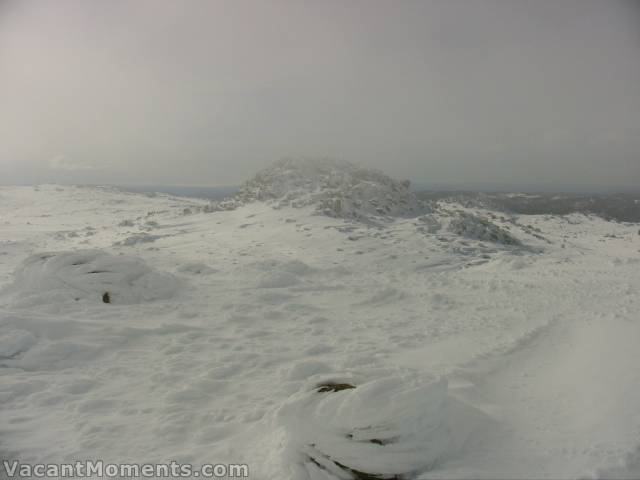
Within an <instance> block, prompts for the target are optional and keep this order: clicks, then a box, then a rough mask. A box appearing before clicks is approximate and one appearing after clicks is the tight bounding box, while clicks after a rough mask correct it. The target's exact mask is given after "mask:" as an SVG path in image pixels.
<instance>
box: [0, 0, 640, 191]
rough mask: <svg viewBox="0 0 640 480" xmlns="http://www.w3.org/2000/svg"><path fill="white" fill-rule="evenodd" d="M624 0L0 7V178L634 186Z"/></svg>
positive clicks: (637, 108) (639, 102)
mask: <svg viewBox="0 0 640 480" xmlns="http://www.w3.org/2000/svg"><path fill="white" fill-rule="evenodd" d="M639 49H640V6H639V4H638V3H637V2H631V1H616V0H612V1H606V2H603V1H591V0H562V1H558V2H533V1H515V0H514V1H509V2H506V1H491V0H482V1H480V0H478V1H428V2H413V1H403V2H385V1H350V2H341V1H323V2H293V1H291V2H290V1H269V2H257V1H255V2H252V1H246V2H235V1H196V0H192V1H189V2H173V1H164V0H163V1H157V0H154V1H143V0H138V1H127V2H124V1H112V2H84V1H80V0H78V1H75V0H62V1H55V2H40V1H29V0H27V1H11V0H9V1H6V0H5V1H4V2H1V3H0V105H2V108H1V109H0V182H1V183H3V184H12V183H49V182H59V183H115V184H173V185H175V184H181V185H224V184H237V183H239V182H241V181H242V180H244V179H245V178H247V177H249V176H251V175H252V174H253V173H254V172H255V170H257V169H259V168H262V167H264V166H265V165H267V164H269V163H270V162H272V161H273V160H277V159H279V158H282V157H290V156H293V157H296V156H327V157H335V158H340V159H345V160H348V161H352V162H356V163H360V164H362V165H365V166H369V167H375V168H379V169H382V170H384V171H386V172H388V173H390V174H392V175H394V176H396V177H402V178H410V179H412V181H414V182H418V183H420V182H423V183H446V184H449V185H451V184H452V185H456V184H465V185H466V184H483V183H490V184H506V185H520V186H524V185H541V186H547V187H548V188H552V187H554V186H558V187H561V186H568V185H571V186H576V185H577V186H582V187H584V188H588V187H594V188H595V187H599V188H602V187H603V186H621V187H622V186H630V185H638V184H640V158H639V152H640V81H639V80H640V56H639V55H638V52H639V51H640V50H639Z"/></svg>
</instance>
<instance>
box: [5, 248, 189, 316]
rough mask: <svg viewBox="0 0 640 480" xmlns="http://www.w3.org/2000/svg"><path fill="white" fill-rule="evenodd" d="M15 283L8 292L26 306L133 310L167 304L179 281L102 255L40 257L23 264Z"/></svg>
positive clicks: (134, 262)
mask: <svg viewBox="0 0 640 480" xmlns="http://www.w3.org/2000/svg"><path fill="white" fill-rule="evenodd" d="M14 277H15V281H14V283H13V284H12V285H10V286H9V290H10V291H12V292H15V293H17V294H18V295H17V296H18V297H19V298H20V301H21V303H22V304H23V305H24V304H25V303H26V304H32V303H33V304H44V303H51V302H65V301H70V300H74V301H80V300H89V301H93V302H100V301H102V302H103V303H114V304H131V303H140V302H148V301H152V300H157V299H168V298H171V297H172V296H173V295H174V294H175V293H176V292H177V290H178V289H179V282H178V281H177V280H176V279H175V277H173V276H172V275H170V274H166V273H160V272H157V271H154V270H152V269H151V268H149V267H148V266H147V265H146V264H145V262H144V261H143V260H141V259H138V258H135V257H130V256H124V255H121V256H114V255H110V254H108V253H106V252H104V251H101V250H74V251H71V252H54V253H38V254H36V255H32V256H30V257H28V258H27V259H26V260H24V261H23V262H22V264H21V265H20V266H19V268H18V269H17V270H16V272H15V274H14ZM105 295H107V298H105ZM106 300H108V301H106Z"/></svg>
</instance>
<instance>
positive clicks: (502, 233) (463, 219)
mask: <svg viewBox="0 0 640 480" xmlns="http://www.w3.org/2000/svg"><path fill="white" fill-rule="evenodd" d="M449 229H450V230H451V231H452V232H454V233H456V234H458V235H462V236H463V237H467V238H473V239H476V240H482V241H486V242H493V243H500V244H503V245H522V242H520V240H518V239H517V238H516V237H514V236H513V235H511V234H510V233H509V232H507V231H506V230H505V229H504V228H501V227H499V226H498V225H496V224H494V223H492V222H490V221H489V220H487V219H486V218H482V217H479V216H477V215H473V214H471V213H465V212H459V213H458V215H457V216H456V217H455V218H454V219H452V220H451V222H450V223H449Z"/></svg>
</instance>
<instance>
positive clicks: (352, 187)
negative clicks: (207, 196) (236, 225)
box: [218, 159, 421, 219]
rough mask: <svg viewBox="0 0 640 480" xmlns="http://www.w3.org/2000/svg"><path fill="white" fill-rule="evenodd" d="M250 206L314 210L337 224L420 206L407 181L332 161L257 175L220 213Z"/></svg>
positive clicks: (288, 163)
mask: <svg viewBox="0 0 640 480" xmlns="http://www.w3.org/2000/svg"><path fill="white" fill-rule="evenodd" d="M254 201H264V202H269V203H270V204H272V205H273V206H274V207H276V208H280V207H285V206H290V207H306V206H315V211H316V213H319V214H323V215H328V216H330V217H336V218H348V219H364V218H369V217H372V216H376V217H385V216H404V215H410V214H417V213H418V212H419V210H420V208H421V204H420V201H419V200H418V199H417V198H416V197H415V195H414V194H413V193H412V192H411V191H410V190H409V181H408V180H405V181H398V180H394V179H393V178H391V177H389V176H388V175H385V174H384V173H382V172H379V171H377V170H371V169H366V168H361V167H357V166H355V165H353V164H351V163H349V162H345V161H340V160H332V159H284V160H280V161H278V162H275V163H274V164H273V165H271V166H270V167H268V168H266V169H264V170H262V171H260V172H258V173H257V174H256V175H255V176H254V177H253V178H252V179H250V180H249V181H247V182H246V183H245V184H244V185H243V186H242V187H241V188H240V190H239V191H238V193H237V194H236V195H235V196H234V197H232V198H231V199H229V200H226V201H223V202H220V203H219V204H218V207H219V208H220V209H232V208H235V207H236V206H239V205H244V204H247V203H250V202H254Z"/></svg>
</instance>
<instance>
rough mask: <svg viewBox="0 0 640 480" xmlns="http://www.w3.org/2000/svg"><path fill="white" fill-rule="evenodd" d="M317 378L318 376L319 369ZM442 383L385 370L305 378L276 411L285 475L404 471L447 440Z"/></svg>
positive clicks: (420, 464)
mask: <svg viewBox="0 0 640 480" xmlns="http://www.w3.org/2000/svg"><path fill="white" fill-rule="evenodd" d="M316 378H317V377H316ZM447 404H448V394H447V383H446V381H445V380H444V379H440V380H437V381H434V380H425V379H423V378H419V377H417V376H404V377H403V376H393V375H392V376H388V377H384V378H380V379H376V380H372V381H369V382H365V383H362V384H359V385H357V384H355V382H353V381H352V380H351V379H336V378H332V379H331V380H330V381H329V380H325V381H323V382H316V383H313V384H309V385H308V386H307V387H306V388H304V389H302V390H301V391H300V392H299V393H297V394H295V395H294V396H293V397H291V398H290V400H289V401H288V402H287V403H286V404H284V405H283V406H282V407H281V408H280V409H279V411H278V413H277V421H278V423H279V426H280V427H281V428H282V429H283V430H284V432H285V434H284V437H285V440H284V443H285V449H284V456H285V458H284V459H283V460H284V464H285V465H289V466H290V467H289V468H290V469H292V471H291V472H290V473H291V475H290V478H295V479H298V478H307V479H325V480H328V479H343V478H378V479H391V478H405V476H407V477H408V476H410V475H415V474H417V473H421V472H424V471H426V470H427V469H429V468H430V467H431V466H432V465H433V464H434V462H435V461H437V460H438V459H439V458H440V457H441V456H442V455H443V454H444V453H445V451H447V449H448V448H449V447H450V445H451V435H450V432H449V428H448V426H447V421H446V417H447V414H446V409H447Z"/></svg>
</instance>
